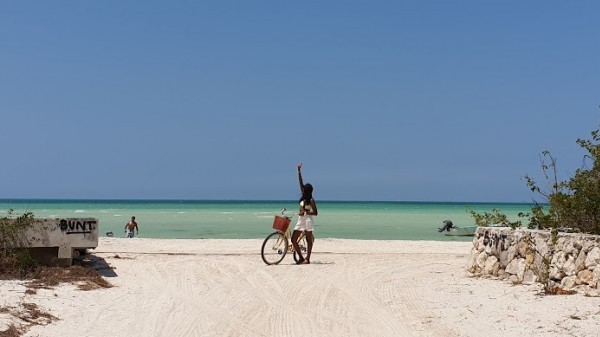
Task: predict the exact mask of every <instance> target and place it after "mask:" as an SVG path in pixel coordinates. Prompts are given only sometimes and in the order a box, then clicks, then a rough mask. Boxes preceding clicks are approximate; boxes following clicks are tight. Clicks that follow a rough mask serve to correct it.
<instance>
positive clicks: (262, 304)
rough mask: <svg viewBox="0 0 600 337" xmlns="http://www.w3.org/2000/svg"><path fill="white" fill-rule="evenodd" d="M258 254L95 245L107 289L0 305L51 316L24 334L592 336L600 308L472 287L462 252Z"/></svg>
mask: <svg viewBox="0 0 600 337" xmlns="http://www.w3.org/2000/svg"><path fill="white" fill-rule="evenodd" d="M261 244H262V240H156V239H143V238H142V239H140V238H135V239H120V238H119V239H117V238H101V239H100V244H99V247H98V248H97V249H96V250H95V251H92V254H93V255H95V256H97V257H99V258H101V259H103V260H104V261H106V263H107V264H108V265H109V266H110V267H112V269H104V270H102V272H103V273H104V274H105V275H107V277H106V279H107V280H108V281H109V282H110V283H112V284H113V285H114V287H112V288H108V289H98V290H92V291H81V290H78V289H77V288H76V287H75V286H74V285H71V284H63V285H60V286H58V287H56V288H54V289H38V290H37V293H36V294H25V290H26V288H25V287H24V286H23V285H22V282H19V281H3V282H2V283H0V284H1V285H0V292H1V294H2V299H1V300H0V306H10V305H15V304H16V303H18V302H31V303H36V304H37V305H38V306H39V308H40V309H41V310H43V311H47V312H50V313H51V314H53V315H55V316H57V317H58V318H59V320H56V321H54V322H52V323H50V324H48V325H45V326H39V325H37V326H36V325H34V326H32V327H31V328H30V329H29V331H28V332H27V333H26V334H25V336H62V337H69V336H73V337H80V336H88V337H93V336H98V337H106V336H115V337H116V336H123V337H125V336H169V337H176V336H182V337H183V336H339V337H342V336H344V337H346V336H357V337H358V336H361V337H363V336H394V337H396V336H482V335H486V336H503V337H506V336H520V337H522V336H599V335H600V332H599V330H598V327H599V326H600V298H595V297H586V296H583V295H581V294H576V295H563V296H541V295H539V292H538V290H539V286H538V285H512V284H510V283H507V282H504V281H498V280H491V279H482V278H473V277H471V276H470V275H469V274H468V273H467V272H466V271H465V266H466V262H467V257H468V254H469V251H470V248H471V245H472V244H471V243H470V242H466V243H465V242H432V241H362V240H340V239H317V241H316V242H315V248H314V253H313V254H314V255H313V258H312V264H310V265H295V264H294V263H293V259H292V257H291V256H286V258H285V259H284V260H283V262H282V263H281V264H279V265H275V266H267V265H265V264H264V263H263V261H262V260H261V257H260V247H261ZM1 317H2V320H0V323H3V324H7V322H8V321H9V318H7V315H3V316H1ZM13 320H14V318H13ZM0 326H1V325H0Z"/></svg>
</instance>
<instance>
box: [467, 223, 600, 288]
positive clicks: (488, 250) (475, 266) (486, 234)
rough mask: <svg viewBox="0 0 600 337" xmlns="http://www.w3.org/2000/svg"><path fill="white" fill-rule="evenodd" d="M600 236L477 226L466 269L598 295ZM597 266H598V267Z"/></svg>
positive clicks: (484, 274) (522, 281)
mask: <svg viewBox="0 0 600 337" xmlns="http://www.w3.org/2000/svg"><path fill="white" fill-rule="evenodd" d="M599 265H600V236H598V235H587V234H575V233H558V235H557V236H553V235H552V234H551V233H550V231H542V230H530V229H523V228H518V229H512V228H510V227H479V228H478V229H477V231H476V232H475V237H474V238H473V248H472V249H471V253H470V255H469V260H468V265H467V270H468V271H469V272H470V273H472V274H474V275H476V276H494V277H498V278H500V279H506V280H508V281H510V282H513V283H535V282H540V283H543V284H544V285H546V284H548V285H549V286H555V285H556V286H560V287H561V288H562V289H564V290H576V291H580V292H584V293H586V294H588V295H591V296H598V295H600V266H599ZM597 266H598V267H597Z"/></svg>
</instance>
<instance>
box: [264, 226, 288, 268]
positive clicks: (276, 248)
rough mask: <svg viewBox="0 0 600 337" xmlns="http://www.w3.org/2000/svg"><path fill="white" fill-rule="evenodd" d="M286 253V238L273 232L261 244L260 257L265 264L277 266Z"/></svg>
mask: <svg viewBox="0 0 600 337" xmlns="http://www.w3.org/2000/svg"><path fill="white" fill-rule="evenodd" d="M287 251H288V241H287V239H286V237H285V236H284V235H283V234H282V233H280V232H275V233H271V234H269V236H267V238H266V239H265V241H264V242H263V244H262V248H261V250H260V256H261V257H262V259H263V261H264V262H265V263H266V264H269V265H270V264H278V263H279V262H281V260H283V258H284V257H285V254H286V253H287Z"/></svg>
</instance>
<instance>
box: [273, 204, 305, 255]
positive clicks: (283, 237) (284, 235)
mask: <svg viewBox="0 0 600 337" xmlns="http://www.w3.org/2000/svg"><path fill="white" fill-rule="evenodd" d="M285 211H286V210H285V208H283V209H281V215H282V216H283V217H285V218H287V219H288V220H291V219H292V217H293V216H294V215H297V213H294V214H292V215H286V213H285ZM273 236H277V240H274V242H273V241H271V240H270V239H271V238H272V237H273ZM291 238H292V229H291V227H290V226H289V225H288V227H287V229H286V230H285V231H280V230H276V231H275V232H273V233H271V234H269V235H268V236H267V238H266V239H265V240H264V242H263V245H262V248H261V256H262V259H263V261H264V262H265V263H266V264H268V265H270V264H278V263H279V262H281V261H282V260H283V259H284V257H285V255H286V254H287V253H292V254H293V256H294V260H295V261H296V262H298V259H297V256H298V257H299V256H300V253H298V252H296V251H295V249H294V246H293V244H291V242H290V241H291ZM297 242H298V246H299V247H298V248H300V252H306V250H307V248H308V247H307V245H308V243H306V244H304V243H305V242H306V232H305V231H301V233H300V235H299V236H298V241H297ZM282 245H283V246H282ZM283 247H286V249H285V250H283V249H282V248H283ZM273 253H275V254H276V256H277V255H279V257H276V259H275V260H273V261H272V260H270V259H269V258H267V257H266V256H271V254H273Z"/></svg>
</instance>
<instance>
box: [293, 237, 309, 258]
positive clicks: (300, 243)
mask: <svg viewBox="0 0 600 337" xmlns="http://www.w3.org/2000/svg"><path fill="white" fill-rule="evenodd" d="M307 247H308V242H307V240H306V235H302V238H301V239H300V240H298V248H300V252H301V253H302V256H304V257H306V250H307ZM294 261H296V263H298V261H300V256H299V255H298V252H296V250H294Z"/></svg>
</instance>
